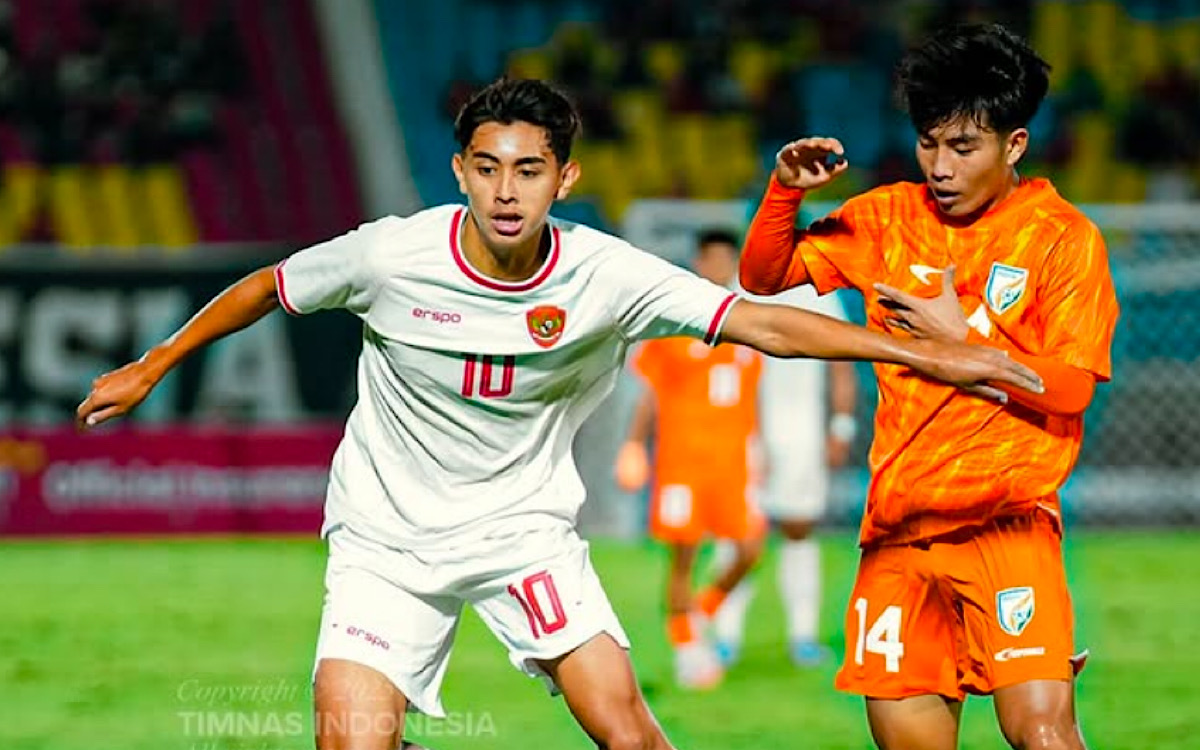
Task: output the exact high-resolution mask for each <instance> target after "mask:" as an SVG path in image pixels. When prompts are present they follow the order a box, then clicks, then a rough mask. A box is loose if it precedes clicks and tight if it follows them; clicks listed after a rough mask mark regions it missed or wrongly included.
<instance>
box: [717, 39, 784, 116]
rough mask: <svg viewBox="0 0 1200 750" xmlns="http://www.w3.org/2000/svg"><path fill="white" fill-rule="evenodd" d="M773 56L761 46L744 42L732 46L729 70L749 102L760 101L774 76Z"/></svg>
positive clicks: (754, 42)
mask: <svg viewBox="0 0 1200 750" xmlns="http://www.w3.org/2000/svg"><path fill="white" fill-rule="evenodd" d="M775 67H776V66H775V55H774V53H773V52H772V51H771V50H770V49H768V48H767V47H766V46H764V45H763V44H761V43H759V42H757V41H754V40H745V41H742V42H738V43H737V44H735V45H734V47H733V50H732V52H731V53H730V62H729V69H730V72H731V73H732V74H733V77H734V79H735V80H737V82H738V83H740V84H741V86H742V90H743V91H745V92H746V95H747V96H748V97H749V98H750V100H751V101H755V102H757V101H761V100H762V98H763V97H764V96H766V93H767V86H768V84H769V83H770V82H771V77H772V76H774V74H775Z"/></svg>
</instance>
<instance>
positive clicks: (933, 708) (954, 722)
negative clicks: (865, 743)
mask: <svg viewBox="0 0 1200 750" xmlns="http://www.w3.org/2000/svg"><path fill="white" fill-rule="evenodd" d="M961 715H962V702H961V701H956V700H951V699H949V698H945V697H943V696H940V695H917V696H913V697H911V698H900V699H898V700H886V699H881V698H868V699H867V724H868V725H869V726H870V727H871V737H872V738H874V740H875V744H876V746H878V747H879V748H881V750H955V748H957V747H958V725H959V718H960V717H961Z"/></svg>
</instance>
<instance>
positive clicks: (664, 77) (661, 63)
mask: <svg viewBox="0 0 1200 750" xmlns="http://www.w3.org/2000/svg"><path fill="white" fill-rule="evenodd" d="M646 69H647V70H648V71H649V72H650V78H651V79H652V80H654V81H655V82H657V83H658V84H659V85H660V86H661V85H666V84H668V83H670V82H671V81H673V80H675V78H676V77H677V76H678V75H679V74H680V73H681V72H682V71H683V50H681V49H680V48H679V45H678V44H676V43H674V42H664V41H658V42H653V43H652V44H650V45H649V46H648V47H647V48H646Z"/></svg>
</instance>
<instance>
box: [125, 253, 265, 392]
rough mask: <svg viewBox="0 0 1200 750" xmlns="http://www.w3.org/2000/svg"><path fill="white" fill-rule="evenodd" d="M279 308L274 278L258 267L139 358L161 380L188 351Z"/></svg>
mask: <svg viewBox="0 0 1200 750" xmlns="http://www.w3.org/2000/svg"><path fill="white" fill-rule="evenodd" d="M278 306H279V298H278V297H277V296H276V292H275V275H274V272H273V269H272V268H271V267H267V268H261V269H259V270H257V271H255V272H253V273H251V274H250V275H248V276H246V277H245V278H243V279H241V280H240V281H238V282H237V283H235V284H233V285H232V286H230V287H229V288H227V289H226V290H225V291H223V292H221V293H220V294H219V295H217V296H216V297H215V298H213V300H212V301H211V302H209V303H208V304H207V305H205V306H204V308H203V309H201V310H200V312H198V313H196V314H195V315H194V316H192V319H191V320H189V321H188V322H187V323H185V324H184V325H183V327H182V328H180V329H179V330H178V331H176V332H175V333H174V334H172V335H171V337H170V338H168V339H167V340H166V341H163V342H162V343H161V344H159V345H157V346H155V347H154V348H153V349H151V350H150V351H148V352H146V354H145V355H144V356H143V357H142V361H144V362H145V363H146V364H148V365H150V366H151V368H152V370H153V372H154V374H155V376H156V377H159V378H160V377H162V376H163V375H165V374H166V373H167V372H168V371H169V370H170V369H171V368H173V367H175V365H177V364H179V363H180V362H182V361H183V360H184V359H186V358H187V357H188V355H190V354H191V353H192V352H194V351H196V350H197V349H200V348H201V347H203V346H205V345H206V344H208V343H211V342H213V341H216V340H217V339H219V338H222V337H223V336H227V335H228V334H230V333H233V332H234V331H239V330H241V329H243V328H245V327H246V326H248V325H250V324H251V323H254V322H255V321H257V320H258V319H260V318H262V317H263V316H264V315H266V314H267V313H269V312H271V311H272V310H274V309H275V308H276V307H278Z"/></svg>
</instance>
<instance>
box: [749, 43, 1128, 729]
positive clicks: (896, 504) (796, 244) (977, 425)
mask: <svg viewBox="0 0 1200 750" xmlns="http://www.w3.org/2000/svg"><path fill="white" fill-rule="evenodd" d="M897 83H898V89H899V95H900V96H899V98H900V101H901V102H902V103H903V104H904V106H905V108H906V110H907V112H908V114H909V117H910V118H911V120H912V123H913V126H914V128H915V130H916V133H917V144H916V157H917V162H918V163H919V165H920V167H921V170H922V172H923V173H924V176H925V181H924V184H922V183H897V184H893V185H887V186H883V187H880V188H876V189H874V190H871V191H869V192H867V193H864V194H862V195H860V196H857V197H855V198H852V199H851V200H849V201H847V202H846V203H845V204H844V205H843V206H842V207H841V208H840V209H838V210H837V211H836V212H834V213H833V214H831V215H830V216H829V217H827V218H825V219H822V220H820V221H818V222H816V223H814V224H813V225H812V226H810V227H809V228H808V229H807V230H804V231H800V232H797V231H796V230H795V218H796V212H797V210H798V209H799V205H800V201H801V199H802V198H803V197H804V195H805V191H807V190H811V189H815V188H819V187H822V186H824V185H825V184H827V183H828V182H829V181H830V180H832V179H834V178H835V177H837V176H838V175H840V174H842V173H843V172H844V171H845V170H846V168H847V163H846V161H845V159H844V158H843V159H841V160H839V161H838V162H837V163H836V165H834V166H832V167H830V166H827V164H828V162H827V161H826V159H827V157H828V156H829V155H830V154H835V155H837V156H843V154H844V151H843V147H842V144H841V143H839V142H838V141H837V140H835V139H832V138H806V139H802V140H799V141H795V142H792V143H790V144H788V145H786V146H784V148H783V149H781V150H780V152H779V155H778V158H777V163H776V167H775V173H774V175H773V176H772V178H771V182H770V185H769V187H768V189H767V194H766V196H765V197H764V198H763V201H762V204H761V206H760V208H759V211H758V214H757V215H756V216H755V219H754V222H753V223H752V225H751V229H750V232H749V234H748V236H747V240H746V250H745V253H744V255H743V256H742V264H741V279H742V282H743V283H744V284H745V286H746V287H747V288H748V289H751V290H753V291H755V292H758V293H773V292H777V291H781V290H783V289H786V288H790V287H794V286H799V285H804V284H811V285H812V286H814V287H815V288H816V289H817V290H818V291H820V292H829V291H831V290H833V289H837V288H842V287H856V288H858V289H859V290H860V291H861V292H862V293H863V294H864V296H865V298H866V302H867V314H868V320H869V324H870V326H871V327H873V328H876V329H878V330H892V331H897V332H908V333H911V334H912V335H914V336H919V337H932V338H934V339H941V340H950V341H954V340H957V341H977V342H988V343H992V344H995V345H998V346H1002V347H1004V348H1005V350H1006V351H1008V352H1009V353H1010V356H1012V357H1013V358H1014V359H1015V360H1017V361H1019V362H1023V363H1025V364H1027V365H1028V366H1029V367H1031V368H1033V369H1035V370H1036V371H1038V372H1039V373H1040V374H1041V375H1042V376H1043V378H1044V379H1045V382H1046V390H1045V392H1043V393H1041V394H1038V395H1036V396H1030V395H1028V394H1024V393H1018V392H1015V391H1014V392H1012V393H1009V394H1008V398H1005V399H1001V400H1000V401H997V400H994V399H983V398H979V397H976V396H973V395H966V394H958V393H954V392H951V391H947V390H945V389H943V388H941V387H940V386H937V385H935V384H933V383H929V382H927V381H925V380H923V379H920V378H914V377H912V376H911V374H910V373H908V372H906V371H905V370H904V368H896V367H887V366H884V367H877V368H876V374H877V376H878V382H879V407H878V411H877V413H876V420H875V440H874V443H873V445H872V448H871V470H872V481H871V487H870V493H869V495H868V498H867V506H866V512H865V514H864V517H863V522H862V529H861V535H860V543H861V546H862V557H861V560H860V563H859V570H858V578H857V580H856V582H855V586H854V591H853V593H852V594H851V600H850V606H849V608H848V610H847V614H846V655H845V660H844V662H843V665H842V669H841V671H840V672H839V673H838V677H837V686H838V687H839V688H840V689H842V690H847V691H849V692H854V693H859V694H861V695H864V696H865V697H866V702H867V717H868V720H869V723H870V726H871V731H872V734H873V735H874V737H875V741H876V743H877V744H878V745H879V746H880V747H881V748H886V749H887V750H897V749H901V750H923V749H925V748H929V749H931V750H933V749H938V748H953V747H955V746H956V745H957V742H958V730H959V719H960V714H961V709H962V701H963V700H964V699H965V697H966V695H967V694H968V693H975V694H983V695H992V696H993V697H994V699H995V708H996V715H997V718H998V720H999V723H1000V728H1001V730H1002V731H1003V733H1004V736H1005V738H1006V739H1007V740H1008V741H1009V743H1010V744H1011V745H1012V746H1013V747H1017V748H1045V749H1047V750H1050V749H1052V748H1053V749H1059V748H1063V749H1065V748H1072V749H1075V750H1078V749H1080V748H1083V747H1084V743H1083V738H1082V736H1081V734H1080V732H1079V728H1078V724H1077V722H1076V718H1075V701H1074V680H1073V677H1074V669H1075V663H1074V660H1073V658H1072V651H1073V648H1074V644H1073V637H1074V635H1073V633H1074V619H1073V613H1072V608H1071V599H1070V595H1069V593H1068V590H1067V582H1066V574H1065V571H1064V568H1063V562H1062V548H1061V547H1062V515H1061V509H1060V502H1059V496H1058V490H1059V488H1060V487H1061V486H1062V485H1063V483H1064V482H1065V481H1066V479H1067V476H1068V475H1069V473H1070V471H1071V469H1072V467H1073V466H1074V464H1075V460H1076V458H1077V456H1078V455H1079V448H1080V444H1081V442H1082V436H1083V412H1084V410H1085V409H1086V408H1087V406H1088V404H1089V403H1090V402H1091V400H1092V395H1093V393H1094V390H1095V387H1096V384H1097V382H1103V381H1107V380H1109V378H1110V377H1111V374H1112V364H1111V355H1110V350H1111V346H1112V337H1113V330H1114V328H1115V325H1116V321H1117V315H1118V308H1117V302H1116V296H1115V293H1114V290H1113V284H1112V279H1111V277H1110V274H1109V270H1108V257H1107V252H1106V250H1105V244H1104V240H1103V238H1102V237H1101V236H1100V233H1099V231H1098V230H1097V229H1096V227H1095V225H1093V224H1092V223H1091V222H1090V221H1089V220H1088V219H1087V218H1086V217H1085V216H1084V215H1083V214H1082V213H1081V212H1080V211H1079V210H1078V209H1077V208H1075V207H1074V206H1072V205H1071V204H1070V203H1068V202H1067V201H1065V200H1064V199H1063V198H1061V197H1060V196H1059V194H1058V193H1057V191H1055V189H1054V187H1053V186H1052V185H1051V184H1050V182H1049V181H1047V180H1045V179H1037V178H1028V177H1022V176H1021V175H1019V174H1018V172H1017V164H1018V163H1019V162H1020V160H1021V158H1022V157H1023V156H1024V155H1025V152H1026V150H1027V147H1028V143H1029V131H1028V130H1027V126H1028V124H1029V121H1030V120H1031V119H1032V118H1033V116H1034V114H1035V113H1036V112H1037V110H1038V107H1039V106H1040V104H1041V102H1042V99H1043V98H1044V97H1045V95H1046V91H1047V88H1048V85H1049V66H1048V65H1047V64H1046V62H1045V61H1044V60H1042V59H1041V58H1040V57H1039V56H1038V55H1037V54H1036V53H1035V52H1033V50H1031V49H1030V48H1029V46H1028V45H1027V44H1026V43H1025V41H1024V40H1022V39H1021V38H1019V37H1018V36H1016V35H1015V34H1013V33H1012V32H1010V31H1008V30H1007V29H1005V28H1004V27H1002V26H998V25H988V26H979V25H974V26H964V27H953V28H949V29H943V30H941V31H939V32H936V33H935V34H933V35H932V36H930V37H929V38H928V39H926V40H925V41H924V42H923V43H921V44H920V45H919V46H917V47H914V48H913V49H912V50H910V51H909V53H908V54H907V55H906V56H905V57H904V58H903V59H902V60H901V62H900V65H899V68H898V76H897Z"/></svg>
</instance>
